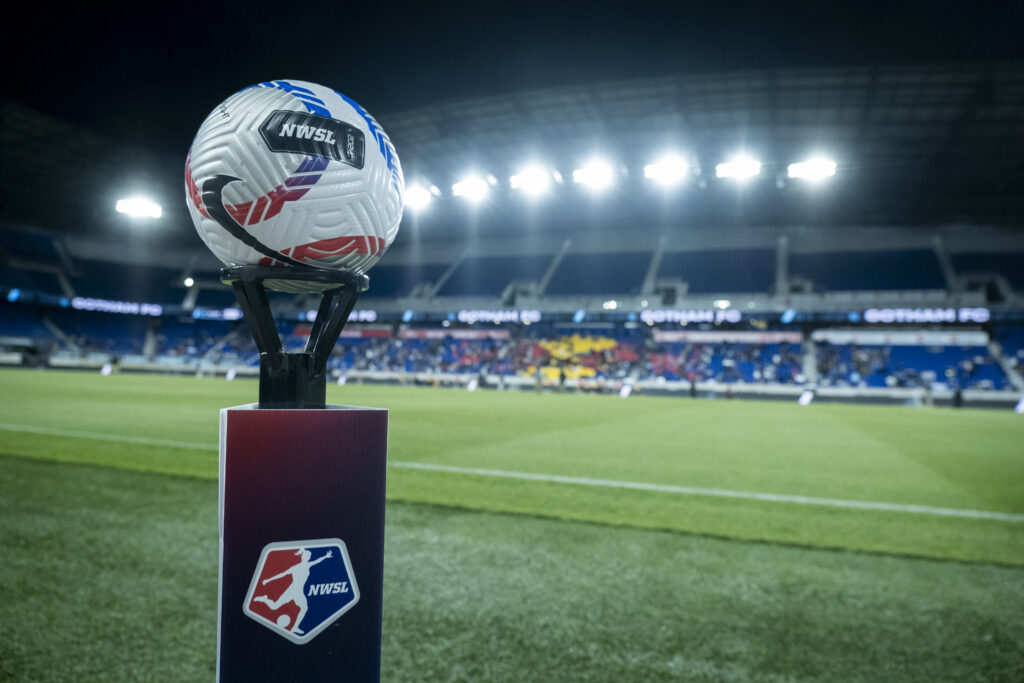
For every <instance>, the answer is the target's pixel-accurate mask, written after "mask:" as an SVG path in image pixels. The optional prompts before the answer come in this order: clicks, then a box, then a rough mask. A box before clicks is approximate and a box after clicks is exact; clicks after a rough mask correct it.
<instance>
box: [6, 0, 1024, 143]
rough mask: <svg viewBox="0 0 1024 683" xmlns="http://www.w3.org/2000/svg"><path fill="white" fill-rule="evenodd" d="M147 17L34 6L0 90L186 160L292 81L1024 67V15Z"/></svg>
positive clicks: (246, 7) (158, 11)
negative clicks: (212, 124) (263, 95)
mask: <svg viewBox="0 0 1024 683" xmlns="http://www.w3.org/2000/svg"><path fill="white" fill-rule="evenodd" d="M147 4H148V3H133V4H132V5H130V6H126V7H124V8H121V9H115V8H114V7H115V6H114V5H110V4H107V5H106V8H104V9H97V8H96V7H94V6H91V3H89V4H84V6H82V7H80V8H78V9H75V10H63V9H61V10H58V9H56V8H55V6H54V5H52V4H50V3H36V5H37V6H38V7H39V8H40V9H39V10H38V11H36V10H32V9H25V7H26V6H28V5H31V3H29V4H28V5H23V6H21V8H20V9H19V15H17V16H18V17H19V18H18V19H17V20H16V21H15V16H16V15H8V17H7V18H6V19H5V27H4V29H3V32H4V36H3V40H2V41H0V43H2V47H0V49H2V50H3V53H4V64H5V74H4V77H3V88H2V91H0V92H2V94H3V96H5V97H8V98H10V99H13V100H16V101H19V102H21V103H23V104H26V105H29V106H31V107H34V108H36V109H39V110H42V111H44V112H46V113H48V114H51V115H53V116H56V117H58V118H61V119H64V120H67V121H71V122H74V123H77V124H81V125H84V126H86V127H88V128H91V129H93V130H96V131H98V132H100V133H102V134H104V135H108V136H110V137H112V138H115V139H117V140H119V141H122V142H124V143H126V144H128V145H132V146H139V147H145V148H150V149H154V150H156V151H160V152H166V153H168V154H182V153H184V150H185V149H187V147H188V145H189V143H190V142H191V138H192V135H193V134H194V132H195V130H196V129H197V128H198V126H199V124H200V123H201V122H202V120H203V118H204V117H205V116H206V114H207V113H208V112H209V111H210V110H211V109H212V108H213V107H214V106H215V105H216V104H217V103H219V102H220V101H221V100H223V99H224V98H225V97H227V96H228V95H229V94H231V93H232V92H234V91H236V90H238V89H240V88H242V87H244V86H246V85H250V84H252V83H255V82H258V81H263V80H270V79H276V78H295V79H300V80H308V81H314V82H320V83H323V84H324V85H328V86H331V87H333V88H335V89H338V90H340V91H342V92H344V93H346V94H347V95H350V96H351V97H353V98H354V99H356V100H357V101H359V102H360V103H361V104H363V106H365V107H366V108H367V109H368V110H369V111H370V112H371V113H375V114H377V115H378V116H380V115H381V114H386V113H388V112H395V111H400V110H403V109H408V108H411V107H417V106H421V105H425V104H430V103H432V102H436V101H440V100H446V99H451V98H457V97H467V96H484V95H493V94H500V93H506V92H509V91H514V90H524V89H529V88H534V87H549V86H566V85H574V84H580V83H587V82H594V81H603V80H615V79H625V78H644V77H654V76H665V75H671V74H686V73H707V72H715V71H735V70H750V69H763V68H774V67H813V66H842V65H864V64H919V63H949V62H978V61H990V60H1020V59H1022V58H1024V38H1022V36H1024V3H1022V2H989V1H985V2H963V3H942V2H917V3H908V2H891V3H886V2H857V3H848V4H845V5H844V4H842V3H836V2H808V3H802V4H797V3H787V2H745V1H744V2H707V3H691V2H678V3H664V4H645V3H642V2H630V3H620V4H612V3H599V2H588V3H564V2H563V3H560V2H548V3H544V4H540V5H533V4H530V3H527V2H492V3H485V2H481V3H477V4H469V5H457V4H454V3H438V4H434V3H394V4H390V5H388V4H384V3H359V4H356V3H330V2H321V3H298V2H276V3H268V2H256V1H250V2H222V3H208V4H202V3H199V4H194V3H152V5H153V6H152V7H146V5H147ZM673 5H674V7H673ZM33 14H34V16H33Z"/></svg>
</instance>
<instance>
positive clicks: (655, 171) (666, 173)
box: [644, 154, 689, 187]
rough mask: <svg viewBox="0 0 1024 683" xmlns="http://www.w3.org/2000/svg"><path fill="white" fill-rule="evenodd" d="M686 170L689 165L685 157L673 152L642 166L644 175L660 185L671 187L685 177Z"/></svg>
mask: <svg viewBox="0 0 1024 683" xmlns="http://www.w3.org/2000/svg"><path fill="white" fill-rule="evenodd" d="M688 170H689V167H688V165H687V163H686V160H685V159H683V158H682V157H680V156H677V155H675V154H667V155H665V156H663V157H661V158H660V159H658V160H657V161H655V162H653V163H650V164H647V165H646V166H644V177H645V178H649V179H651V180H653V181H654V182H656V183H658V184H660V185H664V186H666V187H671V186H673V185H678V184H679V183H680V182H682V181H683V180H684V179H685V178H686V172H687V171H688Z"/></svg>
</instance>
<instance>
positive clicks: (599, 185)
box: [572, 159, 615, 190]
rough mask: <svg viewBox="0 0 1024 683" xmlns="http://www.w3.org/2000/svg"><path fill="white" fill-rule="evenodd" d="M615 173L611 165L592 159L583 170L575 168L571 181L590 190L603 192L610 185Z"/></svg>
mask: <svg viewBox="0 0 1024 683" xmlns="http://www.w3.org/2000/svg"><path fill="white" fill-rule="evenodd" d="M614 177H615V171H614V170H613V169H612V167H611V164H609V163H608V162H606V161H602V160H600V159H594V160H593V161H591V162H589V163H588V164H587V165H586V166H584V167H583V168H577V169H576V170H575V171H573V172H572V180H573V182H575V183H581V184H583V185H586V186H587V187H589V188H590V189H592V190H603V189H605V188H607V187H608V186H610V185H611V184H612V181H613V180H614Z"/></svg>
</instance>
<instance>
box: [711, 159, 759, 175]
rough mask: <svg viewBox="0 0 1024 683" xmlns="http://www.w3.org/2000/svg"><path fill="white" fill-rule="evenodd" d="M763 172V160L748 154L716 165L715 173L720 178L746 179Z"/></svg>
mask: <svg viewBox="0 0 1024 683" xmlns="http://www.w3.org/2000/svg"><path fill="white" fill-rule="evenodd" d="M760 172H761V162H760V161H758V160H757V159H751V158H750V157H746V156H738V157H734V158H733V159H731V160H729V161H726V162H724V163H721V164H718V165H717V166H715V175H716V176H718V177H719V178H736V179H737V180H744V179H746V178H751V177H753V176H756V175H757V174H758V173H760Z"/></svg>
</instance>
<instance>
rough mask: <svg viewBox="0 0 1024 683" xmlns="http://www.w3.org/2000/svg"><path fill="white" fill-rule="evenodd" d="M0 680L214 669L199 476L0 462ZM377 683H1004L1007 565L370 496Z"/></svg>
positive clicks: (1018, 668) (211, 499) (212, 539)
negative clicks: (383, 538) (381, 529)
mask: <svg viewBox="0 0 1024 683" xmlns="http://www.w3.org/2000/svg"><path fill="white" fill-rule="evenodd" d="M0 471H2V472H3V476H2V477H0V547H2V548H3V555H2V561H0V587H2V588H3V590H4V599H3V600H0V680H12V681H14V680H17V681H22V680H25V681H83V682H86V681H161V682H164V681H167V682H173V681H202V680H210V679H211V678H212V676H213V671H214V646H215V621H216V591H217V585H216V557H217V538H216V522H215V520H216V497H217V490H216V484H215V483H214V482H213V481H210V480H207V479H197V478H188V477H176V476H167V475H162V474H154V473H147V472H138V471H130V470H125V469H120V468H110V467H96V466H89V465H74V464H68V463H56V462H46V461H41V460H34V459H29V458H24V457H9V456H0ZM386 533H387V544H386V563H385V599H384V642H383V653H382V668H383V679H384V680H385V681H661V680H681V681H843V682H854V681H871V682H875V681H890V680H891V681H908V682H909V681H928V682H931V681H939V680H942V681H1019V680H1021V679H1022V677H1024V664H1022V663H1024V611H1022V609H1021V606H1022V604H1024V569H1021V568H1006V567H993V566H983V565H971V564H962V563H955V562H948V561H935V560H924V559H912V558H900V557H887V556H880V555H872V554H855V553H846V552H830V551H823V550H811V549H800V548H791V547H781V546H772V545H765V544H751V543H743V542H735V541H722V540H716V539H708V538H701V537H695V536H689V535H685V534H676V533H665V532H657V531H650V530H643V529H627V528H612V527H607V526H602V525H595V524H581V523H576V522H567V521H558V520H543V519H533V518H528V517H522V516H511V515H504V514H494V513H481V512H476V511H470V510H460V509H452V508H443V507H434V506H429V505H423V504H410V503H397V502H392V503H389V504H388V510H387V529H386Z"/></svg>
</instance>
